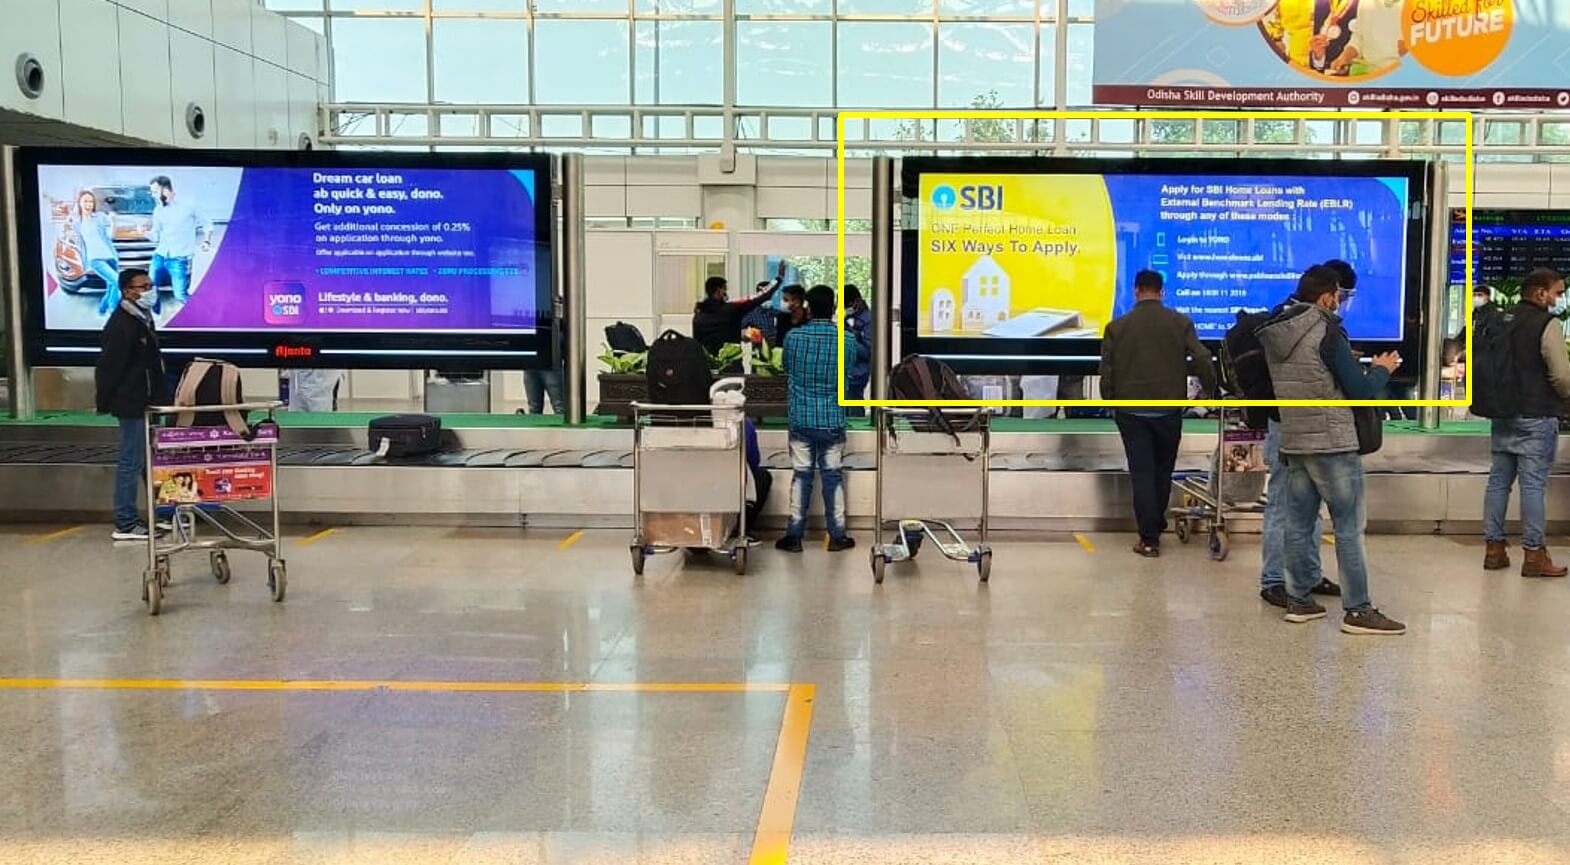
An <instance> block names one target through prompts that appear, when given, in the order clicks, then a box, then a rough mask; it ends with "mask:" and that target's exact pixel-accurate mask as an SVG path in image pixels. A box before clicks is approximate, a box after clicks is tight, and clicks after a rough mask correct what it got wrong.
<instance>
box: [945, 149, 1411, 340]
mask: <svg viewBox="0 0 1570 865" xmlns="http://www.w3.org/2000/svg"><path fill="white" fill-rule="evenodd" d="M1407 186H1408V182H1407V180H1406V179H1405V178H1394V177H1263V176H1233V175H1204V174H1125V175H1100V174H941V173H930V174H924V175H922V178H921V187H920V194H921V196H922V198H921V202H920V214H921V220H920V229H919V234H918V244H919V253H918V257H917V263H918V267H917V271H918V275H917V279H918V288H917V311H918V315H919V316H920V318H919V320H918V323H917V328H916V329H917V333H918V334H919V335H920V336H924V337H928V336H932V337H976V338H987V337H992V338H1012V339H1019V338H1078V339H1097V338H1099V337H1100V336H1101V333H1102V331H1103V330H1104V329H1105V328H1106V326H1107V322H1109V321H1111V320H1112V319H1113V318H1114V317H1116V316H1118V315H1121V314H1123V313H1125V312H1127V311H1128V310H1129V309H1131V308H1132V307H1133V305H1134V288H1133V282H1134V275H1135V274H1136V273H1137V272H1138V271H1140V270H1154V271H1156V272H1158V273H1161V274H1162V275H1163V276H1164V277H1165V282H1166V303H1167V305H1168V306H1171V307H1173V308H1175V309H1177V310H1179V311H1181V312H1183V313H1185V314H1187V315H1188V316H1190V317H1191V318H1192V319H1193V320H1194V324H1195V326H1196V328H1197V329H1198V331H1199V334H1200V336H1201V337H1202V338H1205V339H1219V338H1221V337H1222V336H1223V335H1224V334H1225V333H1226V330H1227V328H1229V327H1231V326H1232V324H1233V323H1234V322H1235V321H1236V312H1237V311H1238V310H1240V309H1250V310H1257V309H1267V308H1270V307H1272V306H1275V305H1276V304H1278V303H1280V302H1282V301H1283V300H1285V299H1286V298H1287V297H1288V295H1290V294H1291V293H1292V292H1293V290H1294V289H1295V288H1296V286H1297V280H1298V277H1299V275H1301V274H1302V272H1303V271H1304V270H1306V269H1307V268H1308V267H1309V266H1311V265H1314V264H1320V263H1323V262H1324V261H1326V260H1329V259H1337V258H1338V259H1342V260H1344V261H1347V262H1349V263H1350V264H1351V265H1352V267H1353V268H1354V270H1356V271H1357V273H1358V283H1357V292H1356V295H1355V297H1354V298H1352V299H1351V300H1350V301H1349V302H1347V303H1345V304H1343V307H1342V311H1343V315H1344V316H1345V318H1346V323H1347V328H1348V330H1349V331H1350V332H1351V335H1352V336H1353V338H1355V339H1364V340H1392V341H1395V340H1399V339H1401V338H1402V325H1403V315H1402V313H1403V310H1404V307H1405V287H1406V262H1407V227H1408V226H1407V206H1408V204H1407V202H1408V194H1407Z"/></svg>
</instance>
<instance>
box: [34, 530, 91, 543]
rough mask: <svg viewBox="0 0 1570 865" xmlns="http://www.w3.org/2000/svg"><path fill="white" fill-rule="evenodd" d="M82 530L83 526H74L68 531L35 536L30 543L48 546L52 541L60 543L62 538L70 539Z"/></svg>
mask: <svg viewBox="0 0 1570 865" xmlns="http://www.w3.org/2000/svg"><path fill="white" fill-rule="evenodd" d="M81 530H82V527H81V526H72V527H70V528H68V529H60V530H59V531H54V532H48V533H46V534H42V535H34V536H33V537H32V538H30V539H29V543H34V544H47V543H50V542H51V541H58V540H60V539H61V538H64V537H68V536H70V535H74V534H76V533H77V532H79V531H81Z"/></svg>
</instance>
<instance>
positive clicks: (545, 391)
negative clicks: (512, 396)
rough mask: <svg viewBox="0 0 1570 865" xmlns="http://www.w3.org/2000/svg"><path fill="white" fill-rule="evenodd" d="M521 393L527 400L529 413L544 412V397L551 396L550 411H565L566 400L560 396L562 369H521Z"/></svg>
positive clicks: (559, 412) (560, 412)
mask: <svg viewBox="0 0 1570 865" xmlns="http://www.w3.org/2000/svg"><path fill="white" fill-rule="evenodd" d="M523 395H524V397H525V398H526V399H527V400H528V402H529V414H545V397H546V395H549V396H550V398H551V411H552V412H554V413H555V414H566V413H567V402H566V400H565V398H564V397H563V396H562V371H561V370H559V369H526V370H524V371H523Z"/></svg>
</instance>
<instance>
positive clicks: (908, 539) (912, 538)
mask: <svg viewBox="0 0 1570 865" xmlns="http://www.w3.org/2000/svg"><path fill="white" fill-rule="evenodd" d="M926 538H927V533H926V532H925V531H912V532H907V531H905V530H904V529H903V528H901V529H900V540H902V541H904V542H905V549H906V550H908V551H909V554H910V558H912V559H914V558H915V557H916V555H917V554H918V553H920V552H921V542H922V541H924V540H926Z"/></svg>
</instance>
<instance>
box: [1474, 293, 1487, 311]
mask: <svg viewBox="0 0 1570 865" xmlns="http://www.w3.org/2000/svg"><path fill="white" fill-rule="evenodd" d="M1487 305H1488V298H1486V297H1483V296H1481V295H1475V296H1473V298H1472V308H1473V309H1482V308H1483V307H1485V306H1487Z"/></svg>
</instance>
